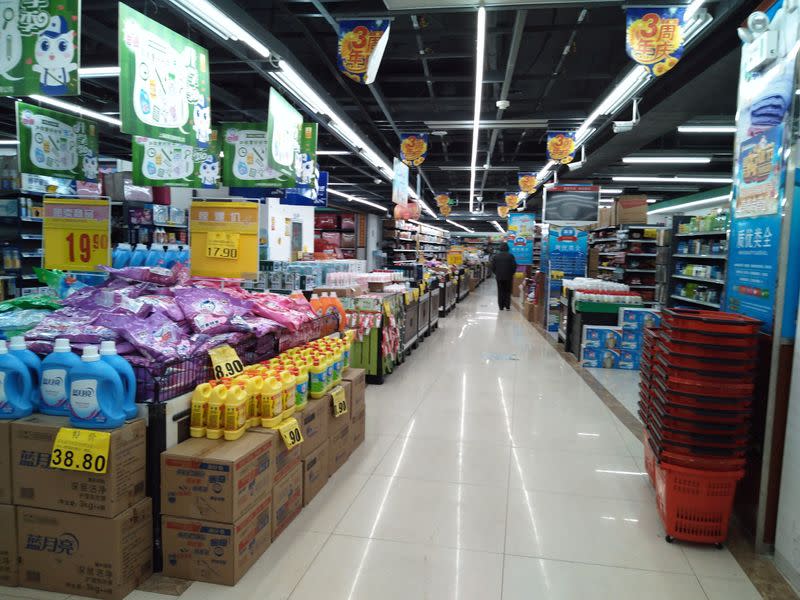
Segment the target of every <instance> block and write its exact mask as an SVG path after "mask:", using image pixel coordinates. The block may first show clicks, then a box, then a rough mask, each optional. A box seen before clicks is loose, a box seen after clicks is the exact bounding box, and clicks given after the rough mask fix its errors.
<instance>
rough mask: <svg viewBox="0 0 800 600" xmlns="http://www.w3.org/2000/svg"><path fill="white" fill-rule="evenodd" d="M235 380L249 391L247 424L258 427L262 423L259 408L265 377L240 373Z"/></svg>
mask: <svg viewBox="0 0 800 600" xmlns="http://www.w3.org/2000/svg"><path fill="white" fill-rule="evenodd" d="M233 382H234V383H236V384H239V385H243V386H244V389H245V391H246V392H247V426H248V427H258V426H259V425H260V424H261V419H260V418H259V416H258V409H259V405H260V402H261V394H262V393H263V392H264V379H263V378H262V377H260V376H258V375H255V374H253V373H249V374H247V375H239V376H238V377H237V378H236V379H234V380H233Z"/></svg>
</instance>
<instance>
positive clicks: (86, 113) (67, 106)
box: [29, 96, 122, 127]
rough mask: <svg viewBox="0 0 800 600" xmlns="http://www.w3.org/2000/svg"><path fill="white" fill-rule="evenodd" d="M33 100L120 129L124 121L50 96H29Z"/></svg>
mask: <svg viewBox="0 0 800 600" xmlns="http://www.w3.org/2000/svg"><path fill="white" fill-rule="evenodd" d="M29 97H30V98H31V99H32V100H36V101H37V102H41V103H42V104H48V105H50V106H55V107H56V108H60V109H61V110H66V111H67V112H71V113H75V114H76V115H80V116H82V117H88V118H90V119H96V120H98V121H104V122H106V123H108V124H109V125H116V126H117V127H120V126H121V125H122V121H120V120H119V119H115V118H114V117H109V116H108V115H104V114H103V113H99V112H97V111H94V110H90V109H88V108H84V107H82V106H79V105H77V104H72V103H70V102H64V101H63V100H58V99H56V98H51V97H50V96H29Z"/></svg>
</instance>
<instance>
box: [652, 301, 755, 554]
mask: <svg viewBox="0 0 800 600" xmlns="http://www.w3.org/2000/svg"><path fill="white" fill-rule="evenodd" d="M661 324H662V327H661V329H659V330H649V331H648V332H647V333H646V335H645V338H644V348H643V352H642V361H641V378H642V379H641V383H640V386H641V393H640V401H639V414H640V416H641V417H642V420H643V422H644V423H645V450H644V452H645V466H646V469H647V472H648V474H649V475H650V479H651V481H653V483H654V485H655V488H656V495H657V502H658V509H659V512H660V514H661V518H662V520H663V521H664V527H665V528H666V532H667V541H672V539H673V538H675V539H681V540H687V541H694V542H702V543H711V544H717V545H719V544H721V543H722V542H723V541H724V540H725V539H726V537H727V533H728V520H729V518H730V514H731V510H732V508H733V497H734V494H735V492H736V483H737V482H738V481H739V480H740V479H741V478H742V477H743V476H744V465H745V453H746V450H747V444H748V439H749V433H750V412H751V406H752V397H753V392H754V391H755V376H756V368H757V363H756V359H757V334H758V329H759V326H760V324H761V323H760V322H759V321H757V320H755V319H751V318H749V317H744V316H741V315H735V314H730V313H720V312H712V311H699V310H690V309H670V310H665V311H664V313H663V314H662V323H661Z"/></svg>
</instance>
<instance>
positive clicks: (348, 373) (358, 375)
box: [342, 367, 367, 415]
mask: <svg viewBox="0 0 800 600" xmlns="http://www.w3.org/2000/svg"><path fill="white" fill-rule="evenodd" d="M342 381H349V382H350V397H349V398H348V399H347V406H348V407H349V410H350V411H351V413H352V414H354V415H358V414H359V413H360V412H361V411H362V409H363V407H364V405H365V402H366V393H367V372H366V371H365V370H364V369H354V368H352V367H349V368H347V369H346V370H345V372H344V374H342Z"/></svg>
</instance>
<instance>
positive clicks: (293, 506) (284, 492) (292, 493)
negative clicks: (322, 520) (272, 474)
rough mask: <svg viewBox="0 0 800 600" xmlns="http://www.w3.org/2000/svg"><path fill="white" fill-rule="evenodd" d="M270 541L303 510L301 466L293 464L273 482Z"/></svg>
mask: <svg viewBox="0 0 800 600" xmlns="http://www.w3.org/2000/svg"><path fill="white" fill-rule="evenodd" d="M272 496H273V498H272V540H273V541H275V539H276V538H277V537H278V536H279V535H280V534H281V533H283V531H284V529H286V528H287V527H288V526H289V523H291V522H292V521H294V519H295V517H296V516H297V515H298V514H299V513H300V511H301V510H302V508H303V465H302V464H300V463H297V464H295V466H294V467H292V469H291V470H289V472H288V473H286V476H285V477H284V478H283V479H281V480H280V481H276V482H275V487H274V488H273V492H272Z"/></svg>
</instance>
